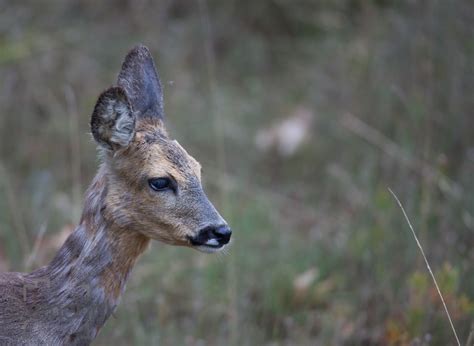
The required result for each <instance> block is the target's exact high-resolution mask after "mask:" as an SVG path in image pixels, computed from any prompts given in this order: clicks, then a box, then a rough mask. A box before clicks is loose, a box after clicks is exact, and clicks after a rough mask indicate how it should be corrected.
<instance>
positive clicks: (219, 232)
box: [190, 225, 232, 248]
mask: <svg viewBox="0 0 474 346" xmlns="http://www.w3.org/2000/svg"><path fill="white" fill-rule="evenodd" d="M231 235H232V231H231V229H230V228H229V226H227V225H220V226H207V227H204V228H203V229H201V230H200V231H199V232H198V234H197V235H196V236H194V237H192V238H190V241H191V244H193V245H206V246H209V247H216V248H219V247H222V246H223V245H225V244H227V243H229V241H230V236H231Z"/></svg>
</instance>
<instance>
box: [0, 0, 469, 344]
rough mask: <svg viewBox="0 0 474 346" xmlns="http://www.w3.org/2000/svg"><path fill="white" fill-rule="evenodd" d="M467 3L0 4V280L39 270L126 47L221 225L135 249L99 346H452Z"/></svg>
mask: <svg viewBox="0 0 474 346" xmlns="http://www.w3.org/2000/svg"><path fill="white" fill-rule="evenodd" d="M473 23H474V3H473V2H472V1H470V0H452V1H444V0H432V1H421V0H397V1H396V0H331V1H330V0H320V1H316V0H315V1H310V0H294V1H289V0H286V1H285V0H265V1H251V0H240V1H236V0H232V1H225V2H224V1H217V0H194V1H191V0H187V1H185V0H162V1H151V0H137V1H132V0H120V1H100V2H99V1H93V0H79V1H63V0H61V1H60V0H50V1H43V0H40V1H15V2H13V1H7V0H0V78H1V84H0V270H11V271H28V270H32V269H34V268H37V267H39V266H41V265H44V264H45V263H47V261H48V260H49V259H50V258H51V257H52V255H53V254H54V252H55V251H56V250H57V248H58V247H59V246H60V245H61V244H62V242H63V241H64V239H65V237H66V236H67V234H68V233H69V232H70V231H71V230H72V229H73V228H74V225H75V224H76V223H77V222H78V219H79V217H80V214H81V210H82V198H83V193H84V190H85V189H86V187H87V186H88V184H89V182H90V181H91V179H92V177H93V176H94V174H95V171H96V168H97V164H98V160H97V158H96V150H95V144H94V142H93V140H92V137H91V136H90V134H89V128H88V122H89V117H90V114H91V112H92V109H93V106H94V104H95V101H96V99H97V96H98V95H99V93H100V92H101V91H102V90H104V89H105V88H106V87H108V86H110V85H112V84H114V83H115V80H116V76H117V73H118V71H119V69H120V66H121V62H122V59H123V58H124V56H125V54H126V53H127V51H128V50H129V49H130V48H132V47H133V46H134V45H135V44H137V43H139V42H142V43H144V44H146V45H147V46H148V47H149V48H150V50H151V51H152V53H153V55H154V57H155V59H156V65H157V67H158V70H159V72H160V75H161V79H162V83H163V85H164V92H165V104H166V107H165V111H166V114H167V126H168V127H169V128H170V132H171V134H172V136H173V137H175V138H176V139H177V140H178V141H179V142H180V143H181V144H182V145H183V146H184V147H185V148H186V149H187V150H188V152H189V153H190V154H192V155H193V156H195V157H196V158H197V159H198V160H199V161H200V162H201V163H202V165H203V170H204V173H203V174H204V184H205V189H206V190H207V192H208V194H209V195H210V198H211V200H212V201H213V202H214V203H215V204H216V206H217V208H218V209H219V210H220V211H221V213H222V214H223V216H224V217H225V218H226V219H227V220H228V221H229V223H230V225H231V226H232V228H233V230H234V235H235V236H234V242H233V244H232V246H231V247H230V248H229V250H228V251H227V253H226V254H225V255H217V256H207V255H203V254H199V253H198V252H196V251H193V250H190V249H185V248H175V247H170V246H166V245H163V244H159V243H154V244H153V246H152V248H151V249H150V250H149V251H148V252H147V253H146V255H145V256H144V257H143V258H142V259H141V260H140V262H139V263H138V265H137V267H136V268H135V270H134V272H133V274H132V276H131V280H130V282H129V284H128V288H127V292H126V294H125V295H124V297H123V300H122V303H121V305H120V306H119V308H118V310H117V312H116V314H115V316H114V317H113V318H111V319H110V320H109V321H108V323H107V324H106V326H105V328H104V330H103V331H102V332H101V334H100V336H99V338H98V340H97V342H96V344H97V345H110V344H115V345H130V344H134V345H151V344H161V345H341V344H348V345H368V344H373V345H376V344H394V345H395V344H397V345H398V344H416V345H453V344H455V339H454V337H453V333H452V331H451V330H450V327H449V323H448V320H447V318H446V315H445V312H444V310H443V307H442V305H441V302H440V300H439V297H438V295H437V293H436V290H435V288H434V286H433V283H432V281H431V279H430V277H429V276H428V273H427V270H426V267H425V264H424V262H423V259H422V257H421V256H420V253H419V250H418V248H417V246H416V243H415V241H414V239H413V236H412V234H411V233H410V230H409V228H408V225H407V223H406V221H405V220H404V218H403V215H402V213H401V211H400V209H399V208H398V206H397V205H396V203H395V201H394V199H393V198H392V197H391V195H390V194H389V192H388V190H387V188H388V187H390V188H392V189H393V190H394V191H395V193H396V194H397V195H398V196H399V198H400V199H401V201H402V203H403V204H404V206H405V208H406V210H407V213H408V215H409V217H410V218H411V221H412V223H413V225H414V227H415V230H416V231H417V233H418V235H419V238H420V241H421V243H422V244H423V245H424V248H425V251H426V253H427V256H428V259H429V260H430V262H431V265H432V268H433V271H434V274H435V275H436V277H437V279H438V281H439V285H440V287H441V290H442V292H443V293H444V296H445V300H446V303H447V306H448V308H449V309H450V311H451V314H452V317H453V323H454V325H455V326H456V327H457V331H458V334H459V337H460V339H461V342H462V343H465V342H467V339H468V336H469V334H470V331H471V330H473V329H474V324H473V323H474V251H473V248H474V179H473V178H474V114H473V110H474V98H473V95H474V25H473Z"/></svg>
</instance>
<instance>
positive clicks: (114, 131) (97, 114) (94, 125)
mask: <svg viewBox="0 0 474 346" xmlns="http://www.w3.org/2000/svg"><path fill="white" fill-rule="evenodd" d="M91 131H92V135H93V136H94V139H95V140H96V141H97V142H98V143H99V144H100V145H102V146H103V147H105V148H106V149H110V150H116V149H119V148H124V147H127V146H128V145H129V144H130V142H131V141H132V139H133V136H134V134H135V116H134V114H133V111H132V107H131V105H130V101H129V100H128V97H127V94H126V92H125V90H124V89H122V88H121V87H112V88H109V89H107V90H106V91H104V92H103V93H102V94H101V95H100V96H99V99H98V100H97V103H96V105H95V107H94V112H93V113H92V117H91Z"/></svg>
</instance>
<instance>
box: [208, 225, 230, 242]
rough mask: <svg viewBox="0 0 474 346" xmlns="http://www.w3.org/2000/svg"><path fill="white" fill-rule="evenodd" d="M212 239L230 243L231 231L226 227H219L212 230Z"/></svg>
mask: <svg viewBox="0 0 474 346" xmlns="http://www.w3.org/2000/svg"><path fill="white" fill-rule="evenodd" d="M212 233H213V235H214V237H216V239H217V240H218V241H219V242H220V243H221V244H227V243H228V242H229V241H230V236H231V235H232V230H231V229H230V227H229V226H227V225H221V226H218V227H216V228H214V229H213V230H212Z"/></svg>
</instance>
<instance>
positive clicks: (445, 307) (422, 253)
mask: <svg viewBox="0 0 474 346" xmlns="http://www.w3.org/2000/svg"><path fill="white" fill-rule="evenodd" d="M388 191H389V192H390V193H391V194H392V196H393V198H395V200H396V201H397V204H398V206H399V207H400V209H401V210H402V213H403V216H404V217H405V220H406V221H407V223H408V226H409V227H410V230H411V233H412V234H413V237H414V238H415V241H416V244H417V245H418V248H419V249H420V252H421V255H422V256H423V259H424V260H425V264H426V267H427V268H428V271H429V273H430V275H431V278H432V279H433V282H434V284H435V286H436V290H437V291H438V295H439V297H440V299H441V302H442V303H443V306H444V310H445V311H446V315H447V316H448V320H449V324H450V325H451V329H452V330H453V333H454V337H455V338H456V342H457V344H458V345H459V346H461V342H460V341H459V338H458V334H457V333H456V329H455V328H454V324H453V321H452V319H451V315H450V314H449V311H448V307H447V306H446V303H445V301H444V298H443V295H442V294H441V290H440V289H439V286H438V282H437V281H436V278H435V276H434V274H433V271H432V270H431V266H430V263H429V262H428V259H427V258H426V255H425V251H424V250H423V247H422V246H421V243H420V241H419V240H418V237H417V236H416V233H415V230H414V229H413V226H412V224H411V222H410V219H409V218H408V215H407V213H406V212H405V209H404V208H403V205H402V203H401V202H400V200H399V199H398V197H397V195H396V194H395V193H394V192H393V191H392V189H390V188H388Z"/></svg>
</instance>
